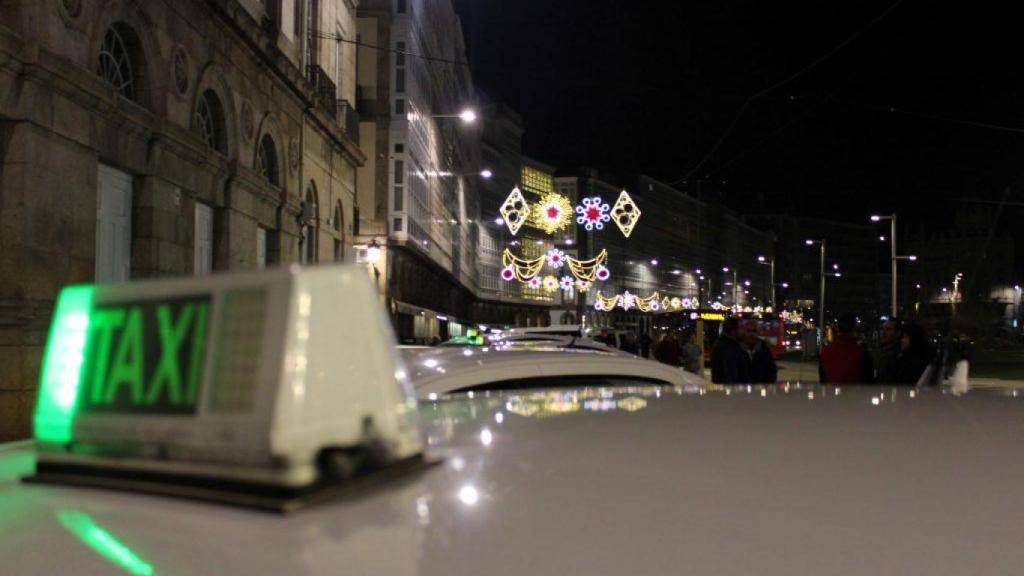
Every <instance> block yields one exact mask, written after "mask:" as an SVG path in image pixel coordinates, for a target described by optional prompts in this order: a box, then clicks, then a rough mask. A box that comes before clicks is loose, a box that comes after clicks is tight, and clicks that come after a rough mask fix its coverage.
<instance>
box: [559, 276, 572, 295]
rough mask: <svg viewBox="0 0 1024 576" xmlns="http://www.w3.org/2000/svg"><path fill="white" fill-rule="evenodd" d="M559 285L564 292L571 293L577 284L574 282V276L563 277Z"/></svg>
mask: <svg viewBox="0 0 1024 576" xmlns="http://www.w3.org/2000/svg"><path fill="white" fill-rule="evenodd" d="M559 285H560V286H561V287H562V290H565V291H566V292H570V291H572V288H573V286H574V285H575V283H574V282H573V278H572V276H562V280H561V281H560V282H559Z"/></svg>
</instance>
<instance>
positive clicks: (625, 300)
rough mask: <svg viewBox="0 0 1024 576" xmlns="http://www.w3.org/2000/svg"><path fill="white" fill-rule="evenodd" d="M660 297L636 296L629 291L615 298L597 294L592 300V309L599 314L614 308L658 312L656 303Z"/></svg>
mask: <svg viewBox="0 0 1024 576" xmlns="http://www.w3.org/2000/svg"><path fill="white" fill-rule="evenodd" d="M660 297H661V296H660V295H659V294H658V293H657V292H654V293H652V294H649V295H647V296H637V295H636V294H632V293H630V292H629V290H626V291H625V292H623V293H622V294H617V295H615V296H605V295H604V294H601V293H600V292H598V293H597V296H596V297H595V298H594V308H595V309H596V310H599V311H601V312H611V311H612V310H614V309H615V307H616V306H618V307H619V308H622V309H623V310H627V311H628V310H631V309H633V308H636V309H637V310H639V311H641V312H658V311H659V310H661V304H660V303H659V302H658V299H659V298H660Z"/></svg>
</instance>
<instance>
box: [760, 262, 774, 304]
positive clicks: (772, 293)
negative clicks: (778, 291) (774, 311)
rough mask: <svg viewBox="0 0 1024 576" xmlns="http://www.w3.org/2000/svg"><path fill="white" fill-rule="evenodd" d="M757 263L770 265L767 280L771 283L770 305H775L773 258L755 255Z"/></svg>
mask: <svg viewBox="0 0 1024 576" xmlns="http://www.w3.org/2000/svg"><path fill="white" fill-rule="evenodd" d="M757 263H758V264H764V265H765V266H770V267H771V279H770V280H769V282H768V283H769V284H770V285H771V304H772V307H775V258H768V257H765V256H758V257H757Z"/></svg>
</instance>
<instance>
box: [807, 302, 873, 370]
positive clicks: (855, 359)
mask: <svg viewBox="0 0 1024 576" xmlns="http://www.w3.org/2000/svg"><path fill="white" fill-rule="evenodd" d="M836 330H837V331H838V332H839V335H838V336H836V338H835V340H833V341H832V343H831V344H829V345H828V346H825V349H824V350H822V351H821V356H820V357H819V364H818V376H819V382H821V383H822V384H870V383H872V382H874V372H875V371H874V366H873V363H872V362H871V354H869V353H868V351H867V350H865V349H864V347H863V346H861V344H860V342H858V341H857V318H856V317H855V316H854V315H853V314H850V313H844V314H841V315H840V316H839V321H838V322H837V323H836Z"/></svg>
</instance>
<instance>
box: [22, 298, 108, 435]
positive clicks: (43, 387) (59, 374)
mask: <svg viewBox="0 0 1024 576" xmlns="http://www.w3.org/2000/svg"><path fill="white" fill-rule="evenodd" d="M95 292H96V289H95V288H94V287H93V286H70V287H68V288H65V289H64V290H63V291H61V293H60V298H59V299H58V300H57V308H56V309H55V310H54V313H53V322H52V324H51V326H50V335H49V338H48V339H47V342H46V354H45V356H44V357H43V370H42V378H41V379H40V382H39V400H38V402H36V413H35V417H34V419H33V420H34V425H35V434H36V439H37V440H40V441H43V442H56V443H66V442H68V441H70V440H71V424H72V421H73V420H74V411H75V406H76V404H77V402H78V392H79V384H80V381H81V372H82V363H83V362H84V361H85V343H86V339H87V336H88V334H89V323H90V316H91V312H92V299H93V294H94V293H95Z"/></svg>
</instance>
